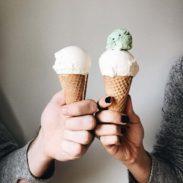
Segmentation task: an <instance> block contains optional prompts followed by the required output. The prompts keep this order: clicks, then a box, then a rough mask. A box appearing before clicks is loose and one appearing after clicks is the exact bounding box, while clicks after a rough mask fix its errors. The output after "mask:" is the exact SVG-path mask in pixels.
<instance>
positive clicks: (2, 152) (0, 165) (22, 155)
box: [0, 121, 52, 183]
mask: <svg viewBox="0 0 183 183" xmlns="http://www.w3.org/2000/svg"><path fill="white" fill-rule="evenodd" d="M30 143H31V142H29V143H27V145H25V146H24V147H22V148H19V147H18V144H17V143H16V142H15V140H14V139H13V138H12V136H11V135H10V133H9V132H8V130H7V129H6V128H5V126H4V125H3V123H2V122H1V121H0V183H17V182H18V180H22V179H23V180H27V181H28V182H30V183H41V182H47V181H48V179H47V178H42V179H41V178H40V179H39V178H36V177H34V176H33V175H32V174H31V172H30V170H29V166H28V161H27V150H28V147H29V144H30ZM51 174H52V172H51Z"/></svg>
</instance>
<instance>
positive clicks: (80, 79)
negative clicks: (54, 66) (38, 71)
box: [59, 74, 88, 104]
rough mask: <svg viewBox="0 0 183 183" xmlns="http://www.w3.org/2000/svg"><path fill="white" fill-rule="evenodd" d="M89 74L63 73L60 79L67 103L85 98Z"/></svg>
mask: <svg viewBox="0 0 183 183" xmlns="http://www.w3.org/2000/svg"><path fill="white" fill-rule="evenodd" d="M87 79H88V75H81V74H61V75H59V81H60V84H61V86H62V89H63V91H64V96H65V101H66V104H70V103H73V102H78V101H81V100H83V99H85V95H86V86H87Z"/></svg>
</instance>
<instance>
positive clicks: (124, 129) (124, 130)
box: [121, 126, 126, 134]
mask: <svg viewBox="0 0 183 183" xmlns="http://www.w3.org/2000/svg"><path fill="white" fill-rule="evenodd" d="M121 133H122V134H125V133H126V126H122V127H121Z"/></svg>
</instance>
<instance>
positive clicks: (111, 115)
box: [96, 110, 124, 125]
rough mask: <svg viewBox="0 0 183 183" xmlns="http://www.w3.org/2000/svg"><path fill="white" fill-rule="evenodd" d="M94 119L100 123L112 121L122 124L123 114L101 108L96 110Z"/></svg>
mask: <svg viewBox="0 0 183 183" xmlns="http://www.w3.org/2000/svg"><path fill="white" fill-rule="evenodd" d="M96 119H97V120H98V121H99V122H101V123H113V124H118V125H123V124H124V122H123V116H121V114H120V113H119V112H116V111H110V110H103V111H100V112H97V114H96Z"/></svg>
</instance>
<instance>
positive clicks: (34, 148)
mask: <svg viewBox="0 0 183 183" xmlns="http://www.w3.org/2000/svg"><path fill="white" fill-rule="evenodd" d="M27 157H28V165H29V169H30V172H31V173H32V175H33V176H35V177H42V176H44V174H45V173H46V172H47V170H48V169H49V167H50V166H52V165H53V161H54V160H53V159H52V158H50V157H48V156H47V155H46V153H45V148H44V142H43V138H42V132H41V130H40V132H39V134H38V136H37V137H36V138H35V139H34V140H33V141H32V143H31V144H30V146H29V149H28V152H27Z"/></svg>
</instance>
